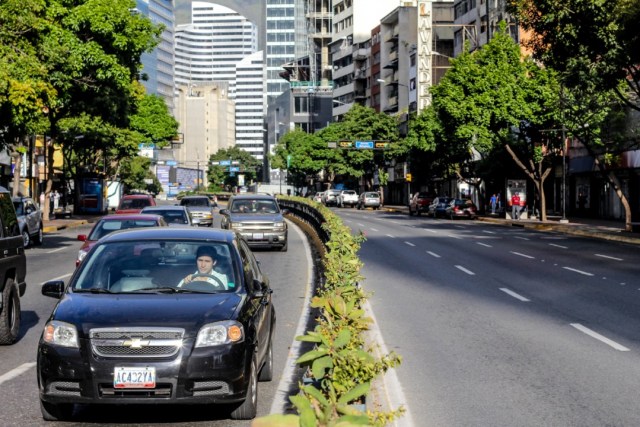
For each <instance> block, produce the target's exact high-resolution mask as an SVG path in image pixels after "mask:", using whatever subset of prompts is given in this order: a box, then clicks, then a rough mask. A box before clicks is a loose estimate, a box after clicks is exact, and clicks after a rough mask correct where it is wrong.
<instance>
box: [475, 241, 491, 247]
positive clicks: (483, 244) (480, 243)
mask: <svg viewBox="0 0 640 427" xmlns="http://www.w3.org/2000/svg"><path fill="white" fill-rule="evenodd" d="M476 244H478V245H480V246H484V247H485V248H492V247H493V246H491V245H489V244H487V243H482V242H476Z"/></svg>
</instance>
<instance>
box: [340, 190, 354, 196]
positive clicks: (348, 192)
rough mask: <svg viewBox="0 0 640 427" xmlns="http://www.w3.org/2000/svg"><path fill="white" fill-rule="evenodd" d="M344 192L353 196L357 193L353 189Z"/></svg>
mask: <svg viewBox="0 0 640 427" xmlns="http://www.w3.org/2000/svg"><path fill="white" fill-rule="evenodd" d="M342 194H347V195H349V196H353V195H354V194H356V192H355V191H353V190H349V191H343V192H342Z"/></svg>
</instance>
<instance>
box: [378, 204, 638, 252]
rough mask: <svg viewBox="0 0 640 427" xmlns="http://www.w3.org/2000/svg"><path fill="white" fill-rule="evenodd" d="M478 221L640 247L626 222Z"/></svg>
mask: <svg viewBox="0 0 640 427" xmlns="http://www.w3.org/2000/svg"><path fill="white" fill-rule="evenodd" d="M382 209H384V210H386V211H388V212H400V213H405V214H407V215H409V208H408V206H384V207H383V208H382ZM478 221H484V222H490V223H493V224H500V225H504V226H507V227H522V228H525V229H534V230H541V231H553V232H558V233H565V234H571V235H574V236H582V237H590V238H595V239H602V240H611V241H616V242H624V243H631V244H635V245H640V233H630V232H628V231H625V230H624V222H622V221H614V220H603V219H593V218H568V221H569V222H567V223H562V222H560V217H550V218H548V219H547V221H545V222H542V221H539V220H535V219H524V220H512V219H505V218H499V217H497V216H491V215H486V216H479V217H478Z"/></svg>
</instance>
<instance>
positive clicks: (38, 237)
mask: <svg viewBox="0 0 640 427" xmlns="http://www.w3.org/2000/svg"><path fill="white" fill-rule="evenodd" d="M12 201H13V206H14V207H15V208H16V215H17V216H18V226H19V227H20V234H21V235H22V240H24V247H25V248H26V247H27V246H31V244H35V245H40V244H42V235H43V226H42V211H41V210H40V208H39V207H38V206H37V205H36V204H35V202H34V201H33V199H31V198H29V197H14V198H13V199H12Z"/></svg>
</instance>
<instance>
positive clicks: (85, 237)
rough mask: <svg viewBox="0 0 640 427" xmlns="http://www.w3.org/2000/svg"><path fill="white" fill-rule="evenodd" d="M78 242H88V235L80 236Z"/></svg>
mask: <svg viewBox="0 0 640 427" xmlns="http://www.w3.org/2000/svg"><path fill="white" fill-rule="evenodd" d="M78 240H80V241H81V242H84V241H85V240H87V235H86V234H78Z"/></svg>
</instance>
